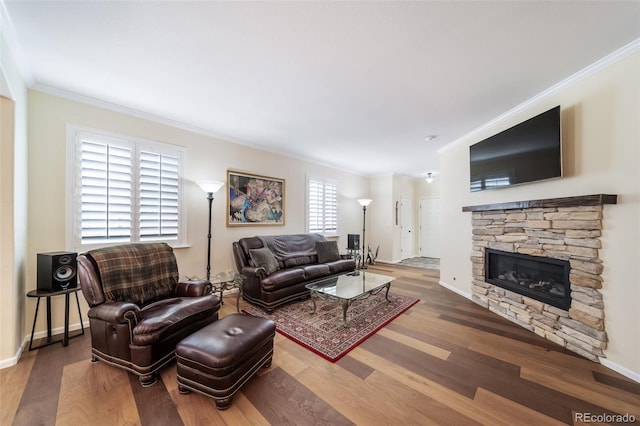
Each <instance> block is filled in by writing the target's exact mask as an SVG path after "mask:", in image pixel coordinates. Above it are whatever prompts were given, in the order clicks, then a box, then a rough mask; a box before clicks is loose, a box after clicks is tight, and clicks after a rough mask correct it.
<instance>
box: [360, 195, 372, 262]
mask: <svg viewBox="0 0 640 426" xmlns="http://www.w3.org/2000/svg"><path fill="white" fill-rule="evenodd" d="M371 201H372V200H370V199H368V198H361V199H359V200H358V203H359V204H360V205H361V206H362V258H361V259H360V267H359V268H360V269H367V262H366V260H367V258H366V250H367V244H366V243H365V239H364V230H365V223H366V219H367V206H368V205H369V204H371Z"/></svg>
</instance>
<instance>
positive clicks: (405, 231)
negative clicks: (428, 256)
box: [400, 197, 413, 259]
mask: <svg viewBox="0 0 640 426" xmlns="http://www.w3.org/2000/svg"><path fill="white" fill-rule="evenodd" d="M412 231H413V211H412V203H411V198H405V197H402V198H401V199H400V259H407V258H409V257H413V233H412Z"/></svg>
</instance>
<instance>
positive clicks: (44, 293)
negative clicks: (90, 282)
mask: <svg viewBox="0 0 640 426" xmlns="http://www.w3.org/2000/svg"><path fill="white" fill-rule="evenodd" d="M78 291H80V287H76V288H70V289H67V290H61V291H42V290H31V291H30V292H28V293H27V297H37V298H38V302H37V303H36V313H35V315H34V316H33V326H32V327H31V340H29V350H30V351H32V350H34V349H38V348H41V347H43V346H48V345H52V344H54V343H58V342H62V345H63V346H67V345H68V344H69V339H70V338H73V337H78V336H82V335H83V334H84V324H83V323H82V312H81V311H80V301H79V299H78ZM71 293H75V295H76V305H77V306H78V315H80V327H81V328H82V332H81V333H78V334H75V335H73V336H69V295H70V294H71ZM62 295H64V334H63V335H62V339H57V340H52V336H51V298H52V297H54V296H62ZM43 297H45V298H46V299H47V341H46V343H44V344H41V345H38V346H36V347H33V334H34V332H35V329H36V321H37V320H38V309H39V308H40V299H41V298H43Z"/></svg>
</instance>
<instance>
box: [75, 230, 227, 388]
mask: <svg viewBox="0 0 640 426" xmlns="http://www.w3.org/2000/svg"><path fill="white" fill-rule="evenodd" d="M78 278H79V281H80V286H81V288H82V294H83V295H84V297H85V299H86V300H87V303H88V304H89V307H90V309H89V312H88V317H89V323H90V326H91V355H92V357H91V358H92V361H97V360H102V361H104V362H107V363H109V364H112V365H115V366H118V367H121V368H124V369H126V370H128V371H130V372H132V373H134V374H136V375H138V376H139V379H140V383H141V384H142V385H143V386H151V385H152V384H154V383H155V382H156V380H157V378H158V371H159V370H160V369H161V368H162V367H163V366H164V365H165V364H167V363H168V362H170V361H172V360H173V359H175V348H176V345H177V344H178V343H179V342H180V341H181V340H182V339H183V338H185V337H187V336H188V335H190V334H192V333H193V332H195V331H197V330H199V329H201V328H202V327H204V326H206V325H208V324H210V323H212V322H214V321H216V320H217V319H218V310H219V309H220V300H219V298H218V296H216V295H212V294H210V293H211V284H210V283H209V282H208V281H190V282H179V280H178V279H179V275H178V267H177V264H176V258H175V256H174V254H173V250H172V249H171V247H169V246H168V245H167V244H164V243H148V244H126V245H120V246H114V247H108V248H104V249H97V250H91V251H89V252H87V253H85V254H81V255H79V256H78Z"/></svg>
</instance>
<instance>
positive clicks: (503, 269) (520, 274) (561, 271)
mask: <svg viewBox="0 0 640 426" xmlns="http://www.w3.org/2000/svg"><path fill="white" fill-rule="evenodd" d="M570 269H571V267H570V265H569V262H567V261H566V260H560V259H552V258H548V257H539V256H531V255H526V254H519V253H509V252H504V251H500V250H494V249H489V248H487V249H486V250H485V281H486V282H488V283H490V284H494V285H497V286H499V287H502V288H504V289H506V290H511V291H513V292H515V293H518V294H521V295H523V296H527V297H530V298H532V299H535V300H538V301H540V302H544V303H547V304H549V305H551V306H555V307H556V308H560V309H564V310H568V309H569V308H570V307H571V284H570V281H569V271H570Z"/></svg>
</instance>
